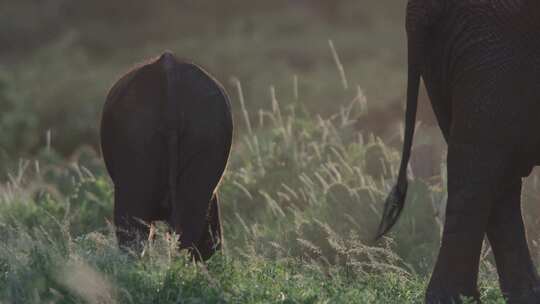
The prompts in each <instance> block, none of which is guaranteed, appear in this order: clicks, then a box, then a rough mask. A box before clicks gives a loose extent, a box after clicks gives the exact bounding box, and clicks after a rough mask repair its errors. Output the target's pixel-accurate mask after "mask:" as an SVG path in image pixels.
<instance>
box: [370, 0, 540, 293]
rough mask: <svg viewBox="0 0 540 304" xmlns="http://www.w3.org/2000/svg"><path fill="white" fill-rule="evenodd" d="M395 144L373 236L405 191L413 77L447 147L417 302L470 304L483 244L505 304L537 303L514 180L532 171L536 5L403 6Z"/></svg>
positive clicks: (539, 145)
mask: <svg viewBox="0 0 540 304" xmlns="http://www.w3.org/2000/svg"><path fill="white" fill-rule="evenodd" d="M406 27H407V34H408V50H409V59H408V60H409V68H408V78H409V80H408V93H407V111H406V117H405V140H404V148H403V156H402V161H401V167H400V170H399V175H398V182H397V185H396V186H395V187H394V188H393V190H392V192H391V193H390V195H389V197H388V199H387V201H386V205H385V210H384V214H383V220H382V222H381V225H380V230H379V236H381V235H384V234H385V233H387V232H388V230H389V229H390V228H391V227H392V226H393V225H394V224H395V222H396V220H397V218H398V216H399V214H400V212H401V210H402V208H403V206H404V200H405V195H406V191H407V164H408V161H409V156H410V151H411V145H412V138H413V133H414V122H415V112H416V106H417V97H418V86H419V82H420V78H423V79H424V82H425V84H426V86H427V89H428V94H429V96H430V99H431V103H432V106H433V109H434V112H435V114H436V116H437V120H438V123H439V126H440V129H441V130H442V133H443V136H444V138H445V140H446V142H447V144H448V160H447V161H448V204H447V209H446V220H445V224H444V233H443V236H442V244H441V247H440V252H439V256H438V259H437V262H436V265H435V269H434V271H433V274H432V276H431V280H430V282H429V285H428V289H427V293H426V302H427V303H459V301H460V300H459V298H460V295H463V296H468V297H473V298H475V299H478V298H479V293H478V291H477V278H478V267H479V257H480V251H481V248H482V242H483V239H484V235H487V237H488V239H489V242H490V244H491V247H492V249H493V253H494V255H495V260H496V265H497V270H498V274H499V282H500V286H501V289H502V291H503V293H504V295H505V297H506V298H507V301H508V302H509V303H540V285H539V282H538V276H537V273H536V270H535V268H534V266H533V263H532V261H531V256H530V253H529V249H528V246H527V241H526V237H525V230H524V226H523V221H522V215H521V202H520V194H521V186H522V181H521V178H522V177H524V176H526V175H528V174H529V173H530V171H531V169H532V167H533V166H535V165H537V164H539V163H540V133H539V132H538V130H540V119H539V118H538V116H539V115H540V1H538V0H410V1H409V3H408V6H407V21H406Z"/></svg>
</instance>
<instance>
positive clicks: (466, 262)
mask: <svg viewBox="0 0 540 304" xmlns="http://www.w3.org/2000/svg"><path fill="white" fill-rule="evenodd" d="M493 148H494V147H490V146H487V145H480V144H460V143H455V142H452V141H450V145H449V147H448V203H447V208H446V220H445V224H444V232H443V237H442V243H441V247H440V252H439V256H438V259H437V263H436V265H435V269H434V271H433V274H432V277H431V280H430V282H429V285H428V290H427V293H426V303H429V304H446V303H448V304H451V303H452V304H453V303H461V302H462V301H461V299H462V297H467V298H472V299H475V300H477V301H478V300H479V292H478V290H477V279H478V267H479V262H480V252H481V249H482V243H483V239H484V234H485V232H486V227H487V224H488V219H489V215H490V212H491V208H492V201H493V200H494V198H495V193H496V192H497V189H499V188H500V186H501V185H502V184H503V180H504V175H505V171H506V168H505V166H507V159H508V157H507V155H505V154H503V153H500V150H501V149H495V150H494V149H493Z"/></svg>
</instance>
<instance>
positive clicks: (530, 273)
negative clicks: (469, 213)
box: [487, 175, 540, 304]
mask: <svg viewBox="0 0 540 304" xmlns="http://www.w3.org/2000/svg"><path fill="white" fill-rule="evenodd" d="M521 187H522V181H521V178H520V177H519V175H516V176H515V177H513V179H512V180H510V181H509V183H508V184H507V186H506V188H505V192H504V194H503V195H501V196H500V197H499V198H498V199H497V201H496V202H495V203H494V205H493V208H492V211H491V214H490V217H489V223H488V228H487V235H488V238H489V242H490V244H491V247H492V249H493V253H494V255H495V261H496V264H497V271H498V273H499V282H500V285H501V290H502V292H503V294H504V295H505V296H506V297H507V299H508V303H511V304H521V303H524V304H525V303H540V290H539V281H538V275H537V273H536V269H535V268H534V265H533V262H532V259H531V255H530V252H529V247H528V245H527V239H526V236H525V227H524V225H523V218H522V214H521Z"/></svg>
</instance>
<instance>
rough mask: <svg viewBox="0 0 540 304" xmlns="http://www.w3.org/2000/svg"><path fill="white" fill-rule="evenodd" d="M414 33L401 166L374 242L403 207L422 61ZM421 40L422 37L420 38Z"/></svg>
mask: <svg viewBox="0 0 540 304" xmlns="http://www.w3.org/2000/svg"><path fill="white" fill-rule="evenodd" d="M418 38H420V37H417V36H416V35H414V33H411V32H409V43H408V49H409V59H408V60H409V64H408V65H409V67H408V80H407V82H408V83H407V109H406V111H405V134H404V140H403V152H402V156H401V164H400V167H399V173H398V180H397V184H396V185H395V186H394V187H393V188H392V191H391V192H390V194H389V195H388V197H387V198H386V201H385V203H384V210H383V215H382V219H381V222H380V224H379V228H378V231H377V236H376V237H375V240H378V239H380V238H381V237H382V236H384V235H385V234H386V233H388V231H390V229H392V227H393V226H394V225H395V224H396V222H397V220H398V218H399V216H400V214H401V211H403V207H404V206H405V198H406V195H407V186H408V182H407V167H408V165H409V159H410V156H411V149H412V144H413V136H414V129H415V124H416V109H417V106H418V92H419V87H420V77H421V65H420V61H421V60H422V59H423V58H422V56H421V53H422V46H423V43H422V40H419V39H418ZM421 38H423V37H421Z"/></svg>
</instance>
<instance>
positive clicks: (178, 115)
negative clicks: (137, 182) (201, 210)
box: [159, 51, 183, 202]
mask: <svg viewBox="0 0 540 304" xmlns="http://www.w3.org/2000/svg"><path fill="white" fill-rule="evenodd" d="M159 61H160V63H161V65H162V68H163V70H164V72H165V77H166V83H167V92H166V96H167V100H166V106H165V126H166V129H167V151H168V158H169V162H168V167H169V181H168V183H169V198H170V200H169V202H176V194H177V191H176V190H177V186H178V176H179V174H178V168H179V165H180V164H179V156H180V132H181V129H182V121H183V117H182V115H183V112H181V110H180V105H179V103H180V101H181V88H182V86H181V75H180V74H181V73H180V68H179V63H178V62H177V60H176V58H175V57H174V54H172V53H171V52H170V51H165V52H164V53H163V54H162V55H161V57H160V58H159Z"/></svg>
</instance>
